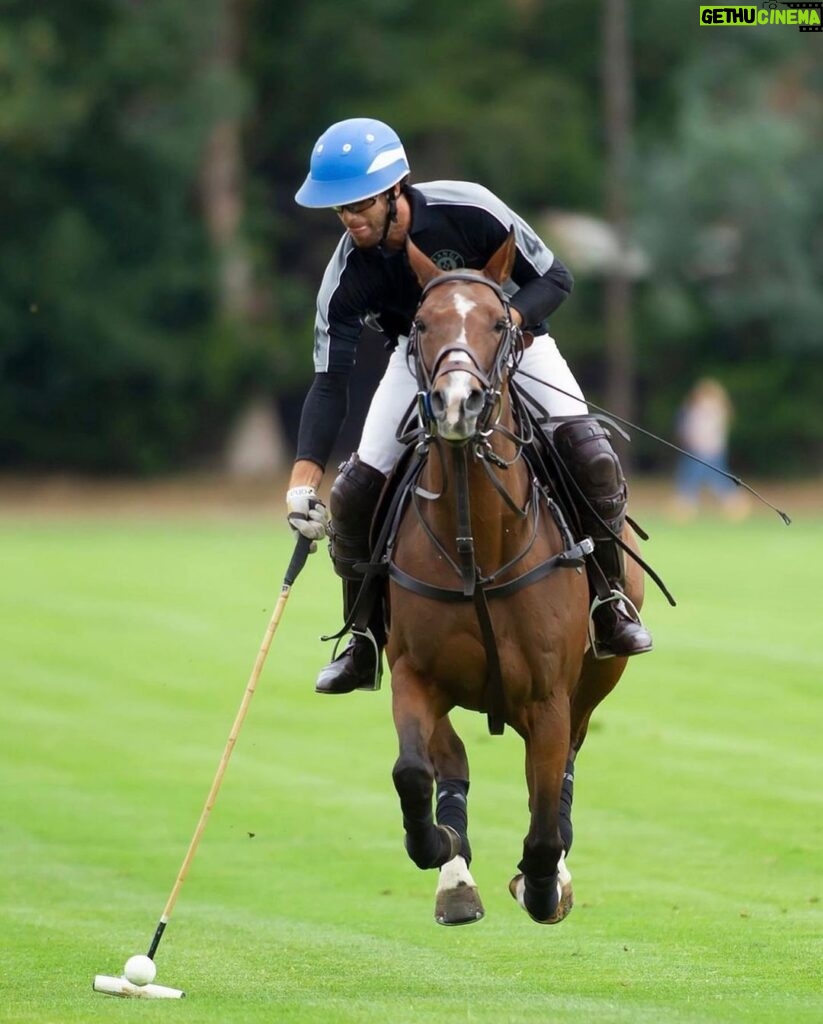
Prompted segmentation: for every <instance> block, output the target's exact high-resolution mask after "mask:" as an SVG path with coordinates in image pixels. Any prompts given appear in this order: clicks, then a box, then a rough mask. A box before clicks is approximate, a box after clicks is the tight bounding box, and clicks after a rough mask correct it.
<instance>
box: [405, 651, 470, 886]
mask: <svg viewBox="0 0 823 1024" xmlns="http://www.w3.org/2000/svg"><path fill="white" fill-rule="evenodd" d="M403 662H404V659H403V658H399V659H398V660H397V661H396V662H395V664H394V665H393V666H392V711H393V714H394V724H395V728H396V729H397V736H398V739H399V741H400V755H399V757H398V758H397V761H396V762H395V765H394V769H393V771H392V778H393V780H394V787H395V789H396V790H397V794H398V796H399V797H400V808H401V810H402V812H403V828H404V829H405V833H406V852H407V853H408V855H409V857H411V859H412V860H413V861H414V863H415V864H416V865H417V866H418V867H419V868H421V869H425V868H439V867H441V866H442V865H443V864H445V863H446V862H447V861H450V860H451V859H452V858H453V857H455V856H456V855H457V854H458V853H459V852H460V848H461V845H462V840H461V838H460V836H459V835H458V834H457V832H456V831H455V829H454V828H452V827H451V826H449V825H435V823H434V815H433V813H432V796H433V792H434V766H433V764H432V760H431V757H430V755H429V743H430V741H431V738H432V735H433V733H434V731H435V728H436V726H437V722H438V720H439V718H441V717H442V714H443V713H444V712H445V709H437V708H435V707H433V704H432V700H431V698H430V694H429V692H428V690H427V688H426V687H425V685H424V684H423V683H422V681H421V680H420V679H419V677H418V676H417V675H416V673H414V672H412V671H411V670H410V669H409V668H407V667H406V666H405V665H404V663H403Z"/></svg>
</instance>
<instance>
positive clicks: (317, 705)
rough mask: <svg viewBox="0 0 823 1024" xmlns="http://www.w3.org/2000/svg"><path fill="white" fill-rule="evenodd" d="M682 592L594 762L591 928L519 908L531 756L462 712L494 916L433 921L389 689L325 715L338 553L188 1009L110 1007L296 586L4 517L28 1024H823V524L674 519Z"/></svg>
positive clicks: (257, 705) (215, 878)
mask: <svg viewBox="0 0 823 1024" xmlns="http://www.w3.org/2000/svg"><path fill="white" fill-rule="evenodd" d="M644 522H645V525H646V526H647V527H649V528H651V529H652V532H653V540H652V542H651V543H650V544H647V545H646V546H645V548H644V551H645V553H646V554H647V556H648V557H650V559H651V560H652V562H653V564H654V565H655V566H656V568H657V569H658V570H659V571H660V572H661V573H662V574H663V576H664V578H665V579H666V581H667V583H668V584H669V585H670V587H671V588H672V589H673V590H674V591H675V593H676V595H677V597H678V599H679V602H680V605H679V607H678V608H677V609H676V610H670V609H668V607H667V606H665V604H664V603H663V601H662V599H661V598H660V597H659V596H658V595H657V594H656V593H654V592H653V593H651V594H650V597H649V602H648V607H647V621H648V622H649V625H650V626H651V627H652V628H653V631H654V634H655V639H656V643H657V649H656V651H655V653H654V654H653V655H650V656H647V657H644V658H642V659H637V660H636V661H635V663H634V664H632V665H631V666H630V668H631V670H630V671H629V672H627V674H626V676H625V678H624V680H623V682H622V683H621V685H620V686H619V687H618V689H617V690H616V691H615V693H614V694H613V695H612V696H611V697H610V699H609V701H608V702H607V703H606V704H605V705H604V706H603V707H602V708H601V709H600V711H599V713H598V715H597V718H596V720H595V723H594V725H593V728H592V731H591V733H590V736H589V739H588V742H587V744H586V746H585V748H584V751H583V753H582V754H581V756H580V758H579V762H578V777H577V787H576V805H575V808H576V813H575V825H576V841H575V848H574V851H573V854H572V858H571V861H570V867H571V869H572V872H573V875H574V880H575V893H576V899H577V903H576V906H575V909H574V911H573V913H572V915H571V916H570V917H569V919H568V920H567V921H565V922H564V923H563V924H561V925H560V926H558V927H555V928H545V927H540V926H538V925H536V924H533V923H532V922H531V921H530V920H529V919H528V918H527V917H526V915H525V914H524V913H523V912H522V911H521V910H519V909H518V907H517V906H516V905H515V903H514V902H513V901H512V899H511V897H510V896H509V894H508V891H507V883H508V880H509V878H510V876H511V875H512V874H513V872H514V870H515V865H516V863H517V861H518V859H519V857H520V854H521V842H522V837H523V835H524V833H525V831H526V828H527V812H526V796H525V784H524V779H523V768H522V750H521V745H520V743H519V741H518V740H517V738H516V737H514V736H512V735H509V734H508V733H507V735H506V736H504V737H502V738H491V737H490V736H488V734H487V733H486V729H485V722H484V720H483V719H482V718H481V717H480V716H472V715H468V714H466V713H459V714H458V715H457V723H458V727H459V728H460V729H461V732H462V734H463V736H464V738H465V740H466V742H467V746H468V748H469V755H470V758H471V761H472V769H473V789H472V807H471V820H472V826H471V834H472V840H473V845H474V851H475V860H474V864H473V871H474V874H475V877H476V879H477V881H478V884H479V886H480V889H481V893H482V895H483V898H484V901H485V904H486V910H487V916H486V919H485V920H484V921H482V922H481V923H479V924H477V925H475V926H473V927H470V928H460V929H445V928H440V927H438V926H437V925H435V924H434V921H433V917H432V914H433V890H434V885H435V881H436V879H435V875H434V873H433V872H429V873H427V874H424V873H422V872H420V871H418V870H417V869H416V868H414V866H413V865H412V864H411V862H410V861H408V859H407V858H406V856H405V853H404V851H403V847H402V837H401V831H400V820H399V812H398V807H397V802H396V796H395V793H394V790H393V786H392V782H391V765H392V762H393V760H394V757H395V738H394V731H393V727H392V724H391V717H390V701H389V693H388V690H387V689H384V691H383V692H381V693H379V694H376V695H375V694H360V693H358V694H353V695H351V696H349V697H345V698H339V699H334V698H320V697H315V696H314V694H313V692H312V684H313V678H314V674H315V672H316V670H317V669H318V667H319V666H321V665H322V664H323V663H324V662H325V660H326V657H327V654H328V653H329V652H328V647H327V646H326V645H323V644H321V643H319V641H318V639H317V638H318V635H319V634H320V633H321V632H323V631H325V630H329V629H331V628H333V627H334V626H335V624H336V622H337V593H338V588H337V584H336V581H335V580H334V578H333V576H332V573H331V568H330V566H329V563H328V559H327V557H326V555H325V553H321V554H319V555H317V556H315V557H314V558H312V559H311V560H310V562H309V564H308V566H307V568H306V570H305V572H304V574H303V576H302V577H301V578H300V580H299V581H298V583H297V585H296V586H295V588H294V590H293V592H292V595H291V599H290V601H289V605H288V608H287V609H286V614H285V615H284V617H283V620H282V623H281V626H280V630H279V632H278V634H277V636H276V638H275V641H274V645H273V647H272V651H271V655H270V657H269V661H268V663H267V665H266V668H265V670H264V672H263V676H262V679H261V682H260V685H259V687H258V692H257V694H256V696H255V698H254V701H253V703H252V706H251V712H250V714H249V717H248V719H247V721H246V724H245V726H244V729H243V732H242V733H241V736H240V741H239V743H238V746H237V749H236V753H235V755H234V758H233V760H232V762H231V765H230V767H229V770H228V773H227V775H226V780H225V784H224V786H223V789H222V791H221V794H220V799H219V800H218V803H217V807H216V809H215V811H214V814H213V815H212V818H211V821H210V823H209V826H208V828H207V830H206V833H205V837H204V839H203V843H202V845H201V847H200V851H199V853H198V855H197V858H196V859H195V862H194V865H193V868H192V871H191V873H190V875H189V878H188V880H187V882H186V884H185V886H184V887H183V890H182V894H181V896H180V900H179V902H178V904H177V907H176V909H175V912H174V916H173V918H172V921H171V924H170V925H169V928H168V931H167V933H166V936H165V938H164V939H163V942H162V944H161V947H160V951H159V954H158V965H159V975H158V982H161V983H163V984H167V985H175V986H179V987H183V988H185V989H186V990H187V992H188V998H187V999H186V1000H184V1001H182V1002H179V1003H177V1002H175V1003H166V1002H162V1003H161V1002H152V1003H148V1002H138V1001H128V1000H122V1001H121V1000H115V999H110V998H106V997H104V996H100V995H95V994H93V993H92V990H91V981H92V977H93V975H94V974H96V973H106V974H117V973H119V971H120V969H121V967H122V964H123V962H124V961H125V959H126V958H127V956H129V955H131V954H132V953H135V952H144V951H145V949H146V947H147V946H148V943H149V941H150V939H151V936H152V934H153V931H154V928H155V925H156V923H157V919H158V917H159V915H160V912H161V911H162V909H163V905H164V904H165V901H166V897H167V896H168V893H169V891H170V889H171V886H172V883H173V881H174V878H175V875H176V872H177V869H178V867H179V865H180V861H181V859H182V856H183V854H184V853H185V850H186V847H187V845H188V842H189V839H190V838H191V834H192V831H193V829H194V826H195V824H196V821H197V818H198V815H199V813H200V810H201V807H202V803H203V800H204V799H205V796H206V793H207V791H208V787H209V785H210V783H211V779H212V776H213V774H214V770H215V768H216V766H217V761H218V759H219V756H220V754H221V752H222V750H223V746H224V744H225V741H226V737H227V735H228V731H229V728H230V726H231V723H232V721H233V718H234V714H235V712H236V709H237V706H238V704H239V702H240V699H241V697H242V694H243V689H244V686H245V683H246V680H247V678H248V675H249V671H250V669H251V666H252V664H253V662H254V657H255V655H256V652H257V649H258V646H259V643H260V640H261V638H262V635H263V632H264V630H265V626H266V623H267V622H268V618H269V614H270V612H271V608H272V601H273V600H274V599H275V598H276V596H277V593H278V590H279V584H280V579H281V577H282V572H283V570H284V568H285V565H286V563H287V561H288V556H289V553H290V548H291V540H290V538H289V536H288V535H287V534H286V532H285V531H280V529H279V528H278V527H277V526H272V525H271V524H270V523H266V522H263V521H261V520H260V519H251V520H249V519H246V520H238V521H236V522H235V521H231V520H225V521H218V520H210V521H209V520H202V521H201V520H197V519H196V518H194V519H193V520H192V521H191V522H188V523H184V522H182V521H180V520H179V519H177V520H168V521H151V522H142V523H141V522H138V521H133V522H129V521H119V522H106V521H103V520H101V521H98V522H93V521H72V522H47V521H42V522H37V521H29V522H27V521H24V520H23V519H21V518H17V519H14V518H9V517H6V518H5V519H3V520H0V578H2V588H0V622H1V623H2V638H3V639H2V648H1V650H2V654H0V658H1V659H2V695H3V706H2V727H1V728H2V735H1V736H0V777H1V778H2V790H0V793H1V795H0V800H2V807H1V808H0V812H1V813H0V829H2V842H1V843H0V851H1V852H0V856H2V865H0V866H1V867H2V889H1V890H0V891H2V905H1V906H0V943H1V945H0V949H1V950H2V959H0V979H2V980H1V981H0V986H1V991H0V996H1V998H0V1020H4V1021H15V1022H20V1024H25V1022H38V1024H40V1022H53V1024H73V1022H83V1024H87V1022H96V1021H118V1022H121V1021H135V1020H141V1021H156V1020H161V1019H162V1020H166V1021H170V1020H175V1021H181V1020H187V1021H196V1022H197V1024H208V1022H221V1024H225V1022H231V1024H234V1022H237V1024H242V1022H257V1021H261V1022H262V1021H288V1022H308V1021H312V1022H314V1021H317V1022H320V1021H323V1022H331V1024H336V1022H341V1024H342V1022H373V1021H386V1022H389V1024H402V1022H409V1024H412V1022H414V1024H418V1022H419V1024H423V1022H427V1024H430V1022H447V1021H448V1022H450V1024H453V1022H456V1021H466V1022H472V1024H475V1022H489V1024H500V1022H509V1021H510V1022H518V1024H520V1022H541V1024H545V1022H554V1021H557V1022H563V1024H578V1022H589V1021H592V1022H595V1021H596V1022H598V1024H609V1022H627V1024H629V1022H630V1024H644V1022H649V1024H661V1022H663V1024H665V1022H669V1021H671V1022H693V1024H703V1022H715V1021H716V1022H720V1021H723V1022H735V1024H736V1022H752V1021H758V1022H764V1024H766V1022H768V1024H774V1022H783V1021H786V1022H789V1021H792V1022H812V1021H814V1022H819V1021H821V1020H823V985H822V984H821V966H820V965H821V960H823V904H821V902H820V900H821V897H823V879H821V866H822V865H823V859H822V858H823V855H821V849H823V826H822V825H821V821H823V807H822V806H821V803H823V800H822V799H821V783H823V741H821V728H820V725H821V717H822V716H821V709H823V697H821V682H820V681H821V672H822V671H823V639H821V637H823V629H821V626H820V622H819V611H820V608H821V597H820V567H821V565H823V520H821V519H812V518H809V517H806V518H803V517H799V518H798V521H797V522H796V523H795V524H794V525H793V526H792V527H791V528H789V529H786V528H785V527H784V526H783V525H782V524H781V523H780V522H779V520H777V519H776V518H769V517H766V516H760V515H758V516H757V517H754V518H752V519H751V520H748V521H747V522H745V523H744V524H741V525H731V524H728V523H724V522H719V521H717V522H715V521H710V520H707V521H702V522H699V523H696V524H691V525H689V526H674V525H671V524H669V523H666V522H665V521H663V520H662V519H656V518H655V517H654V516H653V515H652V516H650V517H648V516H647V517H644Z"/></svg>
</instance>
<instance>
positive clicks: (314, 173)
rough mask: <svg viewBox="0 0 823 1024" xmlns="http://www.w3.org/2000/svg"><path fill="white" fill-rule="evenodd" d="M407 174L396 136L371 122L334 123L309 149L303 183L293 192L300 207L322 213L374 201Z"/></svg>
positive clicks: (359, 119) (369, 119)
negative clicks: (361, 201)
mask: <svg viewBox="0 0 823 1024" xmlns="http://www.w3.org/2000/svg"><path fill="white" fill-rule="evenodd" d="M408 173H409V161H408V160H407V159H406V151H405V150H404V149H403V143H402V142H401V141H400V138H399V136H398V135H397V132H395V131H394V129H393V128H390V127H389V126H388V125H387V124H384V123H383V122H382V121H376V120H375V119H374V118H372V117H351V118H349V119H348V120H347V121H338V122H337V124H333V125H332V126H331V128H327V129H326V131H324V132H323V134H322V135H321V136H320V138H319V139H318V140H317V142H316V143H315V144H314V149H313V150H312V154H311V163H310V165H309V173H308V176H307V177H306V180H305V181H304V182H303V184H302V185H301V186H300V188H299V189H298V190H297V194H296V195H295V197H294V198H295V200H296V201H297V202H298V203H299V204H300V206H308V207H311V208H313V209H323V208H324V207H330V206H343V205H345V204H346V203H356V202H359V201H360V200H361V199H369V198H370V197H371V196H376V195H379V194H380V193H381V192H385V191H387V190H388V189H390V188H391V187H392V185H396V184H397V182H398V181H401V180H402V179H403V178H405V176H406V175H407V174H408Z"/></svg>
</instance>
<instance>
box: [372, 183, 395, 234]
mask: <svg viewBox="0 0 823 1024" xmlns="http://www.w3.org/2000/svg"><path fill="white" fill-rule="evenodd" d="M386 196H387V197H388V200H389V205H388V209H387V210H386V220H385V223H384V224H383V235H382V237H381V239H380V241H379V242H378V243H377V244H378V246H381V245H383V244H384V243H385V241H386V239H387V238H388V237H389V230H390V229H391V226H392V224H396V223H397V197H396V196H395V194H394V189H392V190H391V192H387V193H386Z"/></svg>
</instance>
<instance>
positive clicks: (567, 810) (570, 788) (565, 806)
mask: <svg viewBox="0 0 823 1024" xmlns="http://www.w3.org/2000/svg"><path fill="white" fill-rule="evenodd" d="M573 798H574V761H573V760H572V759H571V758H569V760H568V761H567V762H566V770H565V771H564V772H563V786H562V788H561V790H560V821H559V825H560V838H561V839H562V840H563V849H564V850H565V851H566V856H567V857H568V855H569V852H570V850H571V848H572V841H573V839H574V829H573V828H572V800H573Z"/></svg>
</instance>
